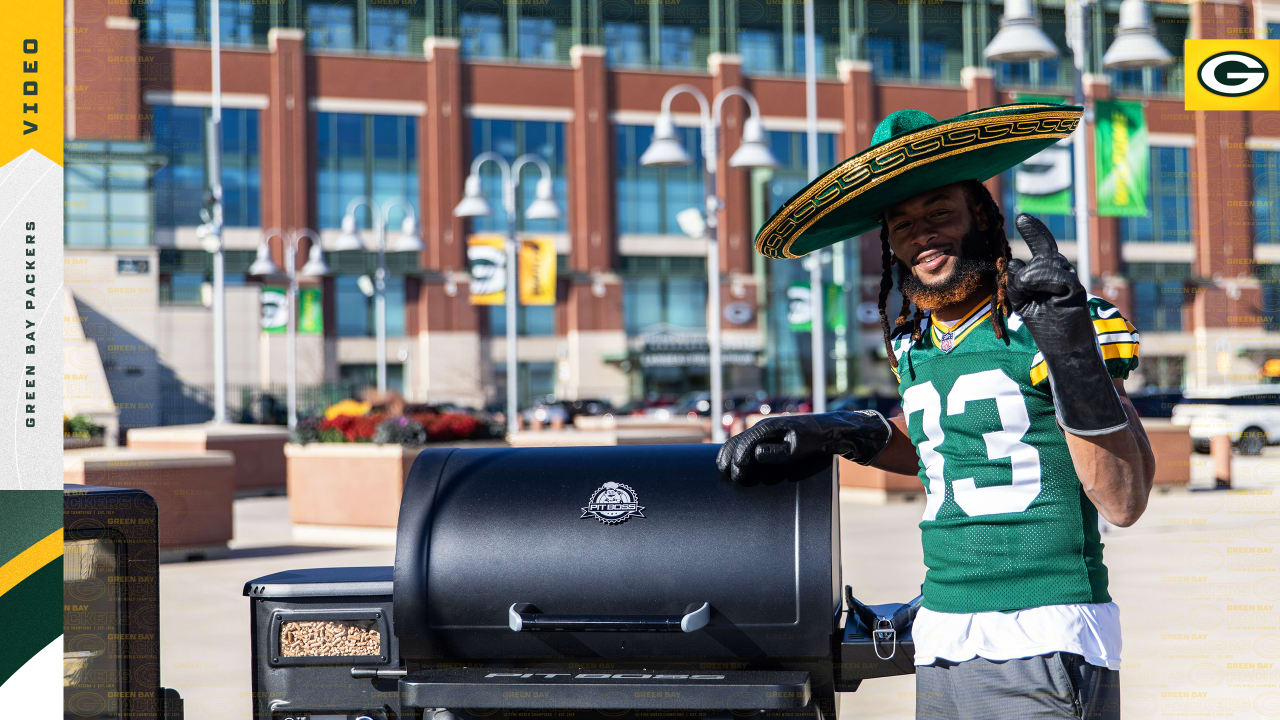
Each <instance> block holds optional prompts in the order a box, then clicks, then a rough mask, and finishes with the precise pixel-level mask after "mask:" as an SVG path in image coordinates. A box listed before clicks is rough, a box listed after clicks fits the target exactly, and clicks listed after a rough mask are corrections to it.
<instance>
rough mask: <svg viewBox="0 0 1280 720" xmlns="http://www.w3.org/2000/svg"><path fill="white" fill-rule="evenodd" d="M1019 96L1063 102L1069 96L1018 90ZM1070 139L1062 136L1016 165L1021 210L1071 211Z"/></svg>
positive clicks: (1044, 211)
mask: <svg viewBox="0 0 1280 720" xmlns="http://www.w3.org/2000/svg"><path fill="white" fill-rule="evenodd" d="M1017 99H1018V100H1019V101H1026V102H1044V103H1054V104H1056V105H1062V104H1065V103H1066V99H1065V98H1062V97H1058V96H1054V95H1030V94H1023V93H1018V96H1017ZM1072 169H1073V165H1072V162H1071V142H1070V141H1069V140H1067V139H1065V138H1064V139H1062V140H1059V141H1058V142H1056V143H1054V144H1053V145H1050V146H1049V147H1047V148H1045V149H1044V150H1041V151H1040V152H1038V153H1036V154H1035V155H1032V156H1031V157H1029V158H1027V159H1026V160H1024V161H1023V162H1022V163H1021V164H1020V165H1018V167H1017V168H1015V169H1014V172H1013V179H1014V188H1015V190H1016V192H1017V206H1018V212H1024V213H1029V214H1031V215H1070V214H1072V209H1071V183H1072Z"/></svg>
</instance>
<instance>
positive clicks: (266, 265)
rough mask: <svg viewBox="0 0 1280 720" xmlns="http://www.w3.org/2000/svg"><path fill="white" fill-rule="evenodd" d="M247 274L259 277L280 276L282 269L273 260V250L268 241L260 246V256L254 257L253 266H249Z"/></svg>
mask: <svg viewBox="0 0 1280 720" xmlns="http://www.w3.org/2000/svg"><path fill="white" fill-rule="evenodd" d="M247 273H248V274H249V275H256V276H259V277H271V276H275V275H279V274H280V268H279V267H277V266H276V264H275V262H274V261H273V260H272V259H271V248H270V247H269V246H268V245H267V243H266V241H263V243H262V244H261V245H259V246H258V254H257V256H256V257H254V259H253V264H252V265H250V266H249V270H248V271H247Z"/></svg>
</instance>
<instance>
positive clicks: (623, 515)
mask: <svg viewBox="0 0 1280 720" xmlns="http://www.w3.org/2000/svg"><path fill="white" fill-rule="evenodd" d="M638 499H639V498H637V497H636V491H635V490H632V489H631V487H630V486H628V485H623V484H622V483H616V482H607V483H605V484H603V485H601V486H600V487H599V488H597V489H596V491H595V492H593V493H591V500H590V501H589V502H588V503H587V506H586V507H584V508H582V515H581V517H579V519H582V518H585V517H593V518H595V519H597V520H599V521H600V522H602V523H604V524H606V525H617V524H618V523H620V522H625V521H626V519H627V518H631V517H644V506H643V505H641V504H639V503H637V502H636V501H637V500H638Z"/></svg>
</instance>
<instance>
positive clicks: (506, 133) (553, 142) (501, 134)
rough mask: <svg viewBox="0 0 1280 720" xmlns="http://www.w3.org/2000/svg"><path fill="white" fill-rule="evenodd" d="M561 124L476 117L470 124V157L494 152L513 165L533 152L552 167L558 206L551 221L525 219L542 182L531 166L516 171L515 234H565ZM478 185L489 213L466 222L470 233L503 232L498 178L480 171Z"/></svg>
mask: <svg viewBox="0 0 1280 720" xmlns="http://www.w3.org/2000/svg"><path fill="white" fill-rule="evenodd" d="M564 143H565V125H564V123H562V122H549V121H548V122H544V121H536V120H501V119H489V118H475V119H473V120H472V121H471V156H472V157H475V156H476V155H479V154H480V153H482V152H486V151H493V152H496V153H498V154H499V155H502V156H503V157H505V158H506V159H507V160H508V161H511V160H514V159H516V158H517V157H520V156H521V155H524V154H525V153H533V154H534V155H538V156H539V157H541V158H542V159H544V160H546V161H547V164H548V165H550V166H551V183H552V197H553V198H554V199H555V202H556V204H557V205H558V206H559V207H560V217H559V218H557V219H555V220H527V219H525V217H524V209H525V208H527V207H529V204H530V203H532V202H533V200H534V198H535V197H536V192H537V189H538V180H539V179H540V178H541V177H542V174H541V171H539V170H538V168H537V166H536V165H526V166H525V167H524V169H523V170H522V171H521V174H520V178H521V182H520V188H519V190H520V196H519V197H518V198H516V208H517V214H516V229H517V230H519V231H525V232H557V233H558V232H565V231H566V230H567V229H568V217H569V207H568V200H569V196H568V185H567V182H566V179H565V147H564ZM480 177H481V181H480V186H481V188H482V190H483V191H484V196H485V199H486V200H488V201H489V209H490V211H491V212H490V214H489V215H487V216H485V217H477V218H472V219H471V229H472V231H473V232H506V230H507V211H506V208H505V207H504V205H503V202H502V176H501V175H500V174H499V172H498V169H497V168H496V167H493V166H492V165H485V166H484V167H482V168H481V176H480Z"/></svg>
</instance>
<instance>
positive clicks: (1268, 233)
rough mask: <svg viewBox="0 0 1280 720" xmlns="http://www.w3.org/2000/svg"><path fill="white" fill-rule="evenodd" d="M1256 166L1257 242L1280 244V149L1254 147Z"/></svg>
mask: <svg viewBox="0 0 1280 720" xmlns="http://www.w3.org/2000/svg"><path fill="white" fill-rule="evenodd" d="M1250 159H1251V160H1252V163H1251V164H1252V165H1253V241H1254V242H1255V243H1259V244H1274V243H1280V152H1277V151H1275V150H1254V151H1252V152H1251V153H1250Z"/></svg>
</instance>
